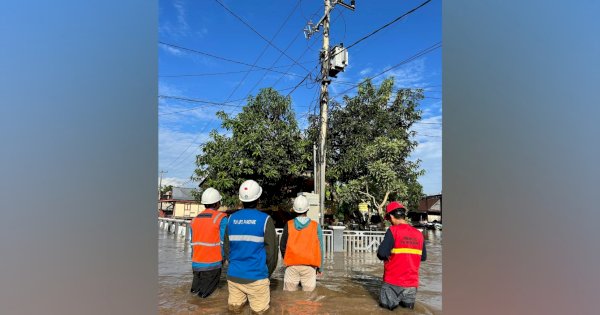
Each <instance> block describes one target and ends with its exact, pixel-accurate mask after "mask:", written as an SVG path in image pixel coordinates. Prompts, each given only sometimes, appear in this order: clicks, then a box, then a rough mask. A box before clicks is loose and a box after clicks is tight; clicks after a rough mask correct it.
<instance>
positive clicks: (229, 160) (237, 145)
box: [193, 88, 312, 207]
mask: <svg viewBox="0 0 600 315" xmlns="http://www.w3.org/2000/svg"><path fill="white" fill-rule="evenodd" d="M217 116H218V117H219V118H220V119H221V120H222V127H223V128H224V129H225V130H226V131H227V134H219V133H217V131H216V130H213V131H212V132H211V133H210V136H211V138H212V139H211V141H208V142H206V143H205V144H204V145H202V146H201V148H202V154H200V155H198V156H197V161H196V165H197V169H196V170H195V172H194V176H193V178H194V179H196V180H202V179H205V180H204V181H203V183H202V187H204V188H207V187H213V188H215V189H217V190H219V191H220V192H221V194H222V195H223V203H224V204H225V205H228V206H234V205H236V204H238V202H239V201H238V198H237V193H238V191H237V190H238V188H239V185H240V184H241V183H242V182H243V181H245V180H247V179H253V180H256V181H257V182H258V183H259V184H260V185H261V186H262V187H263V195H262V197H261V204H262V205H263V206H264V207H266V206H270V205H277V204H280V203H285V202H286V200H285V199H286V198H289V197H295V196H296V193H297V192H298V191H299V189H300V188H298V187H299V186H300V185H301V183H302V181H303V177H302V173H303V172H304V171H305V170H306V169H307V168H308V167H309V161H310V159H311V158H312V150H311V145H310V144H309V142H308V140H306V139H303V137H302V134H301V132H300V129H299V128H298V124H297V122H296V118H295V116H294V113H293V111H292V110H291V100H290V98H289V97H288V98H286V97H284V96H282V95H280V94H279V93H278V92H277V91H275V90H273V89H271V88H267V89H262V90H261V91H260V92H259V94H258V95H257V96H256V97H250V98H249V99H248V103H247V105H246V106H244V108H243V110H242V112H241V113H239V114H238V115H237V116H236V117H229V115H227V114H226V113H224V112H222V111H221V112H218V113H217Z"/></svg>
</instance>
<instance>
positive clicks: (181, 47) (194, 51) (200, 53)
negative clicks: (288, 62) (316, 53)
mask: <svg viewBox="0 0 600 315" xmlns="http://www.w3.org/2000/svg"><path fill="white" fill-rule="evenodd" d="M158 43H159V44H161V45H165V46H169V47H173V48H177V49H181V50H185V51H189V52H192V53H195V54H199V55H204V56H208V57H212V58H215V59H219V60H223V61H227V62H231V63H237V64H240V65H244V66H248V67H254V68H258V69H261V70H266V71H271V72H276V73H280V74H285V75H295V74H291V73H286V72H282V71H277V70H274V69H270V68H265V67H262V66H256V65H254V66H253V65H251V64H249V63H246V62H243V61H238V60H233V59H229V58H225V57H220V56H217V55H214V54H211V53H207V52H203V51H199V50H196V49H191V48H187V47H183V46H179V45H175V44H169V43H165V42H158ZM296 76H301V75H296Z"/></svg>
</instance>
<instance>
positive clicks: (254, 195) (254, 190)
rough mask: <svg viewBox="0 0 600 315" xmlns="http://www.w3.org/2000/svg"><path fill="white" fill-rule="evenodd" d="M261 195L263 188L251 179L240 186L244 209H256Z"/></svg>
mask: <svg viewBox="0 0 600 315" xmlns="http://www.w3.org/2000/svg"><path fill="white" fill-rule="evenodd" d="M261 194H262V187H260V185H259V184H258V183H257V182H255V181H253V180H251V179H250V180H247V181H245V182H243V183H242V184H241V185H240V190H239V198H240V201H241V202H242V204H243V205H244V208H248V209H250V208H256V207H257V206H258V200H259V198H260V195H261Z"/></svg>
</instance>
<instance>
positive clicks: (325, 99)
mask: <svg viewBox="0 0 600 315" xmlns="http://www.w3.org/2000/svg"><path fill="white" fill-rule="evenodd" d="M324 1H325V14H324V15H323V17H322V18H321V20H319V22H318V23H317V24H316V25H315V26H314V27H313V26H312V23H310V22H309V24H308V26H307V28H306V29H305V35H306V37H307V38H310V36H311V35H312V34H313V33H315V32H318V31H319V28H320V27H321V26H323V49H322V50H321V52H320V56H319V57H320V61H321V76H320V78H321V93H320V98H319V100H320V122H321V124H320V128H319V129H320V132H319V152H318V162H319V163H318V169H317V174H318V177H319V185H318V186H317V193H318V194H319V221H320V224H321V226H322V225H323V221H324V217H325V215H324V214H325V167H326V161H327V160H326V154H325V151H326V150H325V147H326V145H325V144H326V139H327V104H328V103H329V90H328V87H329V83H330V82H331V80H330V79H329V70H330V69H329V65H330V55H331V52H330V49H329V21H330V13H331V10H332V9H333V6H335V5H336V4H339V5H341V6H343V7H345V8H347V9H351V10H354V3H355V1H354V0H352V1H351V2H350V5H348V4H346V3H344V2H343V1H342V0H324ZM332 2H333V6H332Z"/></svg>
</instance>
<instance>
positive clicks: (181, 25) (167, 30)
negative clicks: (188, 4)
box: [159, 0, 190, 37]
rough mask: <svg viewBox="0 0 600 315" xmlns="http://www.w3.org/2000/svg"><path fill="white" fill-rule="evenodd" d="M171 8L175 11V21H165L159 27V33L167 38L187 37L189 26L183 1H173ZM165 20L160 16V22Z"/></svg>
mask: <svg viewBox="0 0 600 315" xmlns="http://www.w3.org/2000/svg"><path fill="white" fill-rule="evenodd" d="M173 7H174V8H175V11H176V16H175V20H174V21H173V20H166V21H165V22H164V23H161V25H160V26H159V31H160V32H161V33H164V34H166V35H168V36H169V37H183V36H188V35H189V33H190V26H189V24H188V22H187V18H186V14H187V10H186V8H185V6H184V4H183V1H181V0H179V1H175V3H173ZM164 19H166V17H164V16H162V17H161V20H164Z"/></svg>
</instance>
